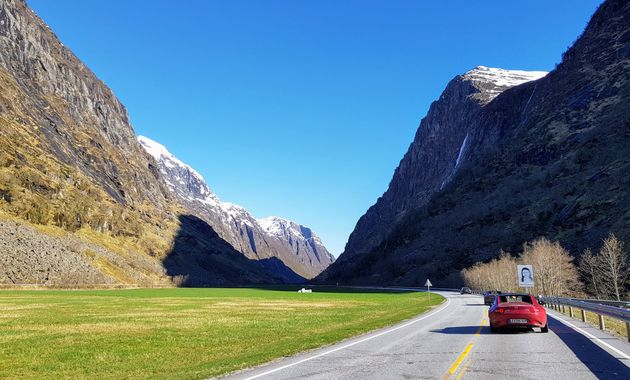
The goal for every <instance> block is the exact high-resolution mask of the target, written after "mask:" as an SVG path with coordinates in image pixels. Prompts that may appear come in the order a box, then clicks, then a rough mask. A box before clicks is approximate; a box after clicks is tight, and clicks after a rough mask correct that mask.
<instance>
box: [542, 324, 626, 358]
mask: <svg viewBox="0 0 630 380" xmlns="http://www.w3.org/2000/svg"><path fill="white" fill-rule="evenodd" d="M552 317H553V318H555V319H557V320H559V321H560V322H562V323H563V324H565V325H567V326H569V327H571V328H572V329H573V330H575V331H577V332H579V333H580V334H582V335H584V336H585V337H587V338H590V339H593V340H595V341H596V342H597V343H598V344H600V345H602V346H605V347H606V348H608V349H609V350H611V351H613V352H615V353H616V354H618V355H619V356H621V357H622V358H624V359H629V360H630V356H628V355H627V354H626V353H625V352H623V351H620V350H619V349H617V348H615V347H613V346H611V345H610V344H608V343H606V342H604V341H603V340H601V339H600V338H598V337H596V336H595V335H593V334H591V333H589V332H586V331H584V330H582V329H581V328H579V327H577V326H576V325H574V324H573V323H571V322H569V321H565V320H564V319H563V318H560V317H558V316H557V315H555V313H554V314H552Z"/></svg>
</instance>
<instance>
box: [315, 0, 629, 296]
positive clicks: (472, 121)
mask: <svg viewBox="0 0 630 380" xmlns="http://www.w3.org/2000/svg"><path fill="white" fill-rule="evenodd" d="M627 104H630V4H629V3H628V2H626V1H607V2H605V3H604V4H603V5H602V6H601V7H600V9H599V10H598V11H597V12H596V14H595V15H594V16H593V18H592V20H591V21H590V23H589V25H588V27H587V29H586V30H585V32H584V33H583V35H582V36H581V37H580V38H579V39H578V40H577V42H576V43H575V45H574V46H573V47H572V48H571V49H569V50H568V51H567V52H566V53H565V54H564V56H563V62H562V63H561V64H560V65H559V66H558V67H557V68H556V69H555V70H554V71H552V72H551V73H549V74H548V75H544V73H530V74H527V73H520V72H513V73H509V72H506V71H502V70H499V69H487V68H483V67H479V68H476V69H474V70H472V71H471V72H469V73H467V74H465V75H463V76H461V77H457V78H455V79H454V80H453V81H452V82H451V83H449V85H448V86H447V88H446V90H445V91H444V93H443V94H442V96H441V97H440V99H439V100H438V101H436V102H435V103H434V104H433V105H432V106H431V108H430V110H429V113H428V115H427V117H425V119H424V120H423V121H422V123H421V125H420V128H419V130H418V133H417V135H416V139H415V140H414V142H413V144H412V145H411V147H410V149H409V152H408V153H407V154H406V155H405V157H404V158H403V160H402V161H401V164H400V166H399V167H398V169H397V170H396V172H395V174H394V178H393V179H392V182H391V184H390V187H389V189H388V190H387V192H386V193H385V194H384V195H383V197H382V198H380V199H379V200H378V201H377V203H376V204H375V205H374V206H373V207H372V208H370V210H368V212H367V213H366V215H365V216H363V217H362V218H361V220H360V221H359V222H358V223H357V227H356V229H355V231H354V232H353V233H352V235H351V237H350V240H349V243H348V245H347V246H346V250H345V252H344V254H342V255H341V257H340V258H339V259H338V260H337V262H336V263H335V264H333V265H332V266H331V267H330V268H329V270H327V271H326V272H325V273H324V274H323V275H322V276H321V277H320V279H322V280H328V281H342V282H356V283H383V282H385V283H405V284H420V283H423V282H424V281H425V280H426V277H427V276H430V277H431V279H432V281H433V283H434V284H435V283H436V281H435V280H437V281H441V282H442V283H449V282H450V283H453V284H455V283H457V282H458V278H457V272H458V271H459V270H460V269H462V268H464V267H466V266H469V265H471V264H472V263H474V262H475V261H478V260H487V259H489V258H491V257H494V256H496V255H497V254H498V253H499V251H500V250H501V249H505V250H508V251H512V252H517V251H518V250H519V249H520V246H521V244H522V243H523V242H524V241H527V240H532V239H534V238H537V237H539V236H547V237H548V238H551V239H557V240H560V242H561V243H562V244H564V245H565V246H567V247H569V248H570V249H571V251H572V252H573V253H574V254H575V255H579V253H580V252H581V251H582V250H583V249H585V248H587V247H590V248H593V249H597V248H599V244H600V243H599V242H600V240H601V238H602V237H604V236H605V235H606V234H608V233H609V232H614V233H616V234H618V235H619V236H621V237H622V238H624V239H625V240H626V241H628V239H630V231H629V225H630V223H628V221H629V220H630V214H629V213H628V211H627V210H628V209H629V207H628V206H630V198H629V195H628V192H627V191H625V190H624V189H626V188H627V186H628V183H629V182H628V181H630V166H629V162H630V161H629V160H628V157H629V156H630V155H629V153H630V152H629V151H628V146H630V145H628V142H629V141H628V139H629V137H630V133H629V129H628V128H630V109H629V108H628V107H627ZM438 283H439V282H438Z"/></svg>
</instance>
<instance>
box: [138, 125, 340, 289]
mask: <svg viewBox="0 0 630 380" xmlns="http://www.w3.org/2000/svg"><path fill="white" fill-rule="evenodd" d="M138 141H139V142H140V144H141V145H142V146H143V147H144V149H145V150H146V151H147V152H148V153H149V154H150V155H151V156H153V157H154V158H155V160H156V161H157V163H158V166H159V169H160V171H161V172H162V174H163V175H164V178H165V180H166V183H167V184H168V187H169V188H170V189H171V191H172V192H173V194H174V195H175V196H176V198H177V199H178V200H179V202H180V203H181V204H182V205H184V206H185V207H186V208H187V209H188V210H190V212H191V213H192V214H193V215H196V216H198V217H199V218H201V219H203V220H204V221H206V222H207V223H208V224H209V225H210V226H212V228H213V229H214V230H215V231H216V232H217V234H218V235H219V236H220V237H221V238H223V239H224V240H225V241H227V242H229V243H230V244H231V245H232V246H233V247H234V248H235V249H236V250H238V251H239V252H242V253H243V254H244V255H245V256H246V257H247V258H249V259H252V260H258V261H261V262H265V263H266V262H269V263H275V261H274V260H270V259H274V258H276V259H279V260H280V262H282V263H284V265H286V267H288V268H289V269H290V270H291V271H292V272H293V273H291V271H286V268H280V272H279V273H275V274H276V275H282V277H283V278H284V279H285V281H289V282H296V281H303V279H305V278H306V279H310V278H313V277H314V276H316V275H318V274H319V273H321V271H323V270H324V269H325V268H326V267H328V265H330V264H331V263H332V262H333V261H334V257H333V256H332V255H331V254H330V253H329V252H328V250H326V248H325V247H324V246H323V245H322V243H321V241H320V239H319V237H317V235H315V234H314V233H313V232H312V231H311V230H310V229H309V228H307V227H304V226H302V225H299V224H297V223H295V222H291V221H288V220H285V219H281V218H276V217H272V218H267V219H261V220H257V219H255V218H254V217H253V216H252V215H251V214H250V213H249V212H248V211H247V210H245V209H244V208H243V207H240V206H238V205H235V204H232V203H228V202H223V201H221V200H220V199H219V198H218V197H217V196H216V195H215V194H214V193H213V192H212V191H211V190H210V188H209V186H208V185H207V183H206V182H205V180H204V179H203V177H202V176H201V175H200V174H199V173H197V171H195V170H194V169H193V168H191V167H190V166H189V165H187V164H185V163H183V162H182V161H180V160H179V159H177V157H175V156H174V155H173V154H171V153H170V152H169V151H168V150H167V149H166V148H165V147H164V146H163V145H161V144H159V143H157V142H155V141H153V140H151V139H149V138H147V137H144V136H140V137H138ZM269 269H270V270H271V271H274V270H277V269H278V268H277V267H276V266H275V264H274V267H270V268H269ZM296 274H297V276H296Z"/></svg>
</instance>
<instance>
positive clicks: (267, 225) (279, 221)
mask: <svg viewBox="0 0 630 380" xmlns="http://www.w3.org/2000/svg"><path fill="white" fill-rule="evenodd" d="M256 221H257V222H258V224H259V225H260V226H261V227H262V228H263V230H264V231H265V232H267V233H268V234H269V235H272V236H276V237H280V238H281V237H288V236H289V235H293V236H295V237H296V238H299V239H306V240H309V239H313V240H314V241H315V242H317V243H318V244H321V240H320V239H319V236H317V235H316V234H315V233H313V231H312V230H311V229H310V228H308V227H305V226H303V225H301V224H298V223H296V222H293V221H291V220H287V219H284V218H280V217H277V216H270V217H267V218H263V219H257V220H256Z"/></svg>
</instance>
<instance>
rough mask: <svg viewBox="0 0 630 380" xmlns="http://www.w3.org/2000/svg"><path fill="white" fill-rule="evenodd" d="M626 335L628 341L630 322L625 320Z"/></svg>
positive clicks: (629, 338) (629, 337) (629, 339)
mask: <svg viewBox="0 0 630 380" xmlns="http://www.w3.org/2000/svg"><path fill="white" fill-rule="evenodd" d="M626 337H628V342H630V322H626Z"/></svg>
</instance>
